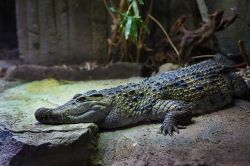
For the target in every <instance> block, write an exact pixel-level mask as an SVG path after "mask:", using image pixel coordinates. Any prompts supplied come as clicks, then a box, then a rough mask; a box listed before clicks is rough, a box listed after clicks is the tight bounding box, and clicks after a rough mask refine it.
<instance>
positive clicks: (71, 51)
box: [16, 0, 108, 65]
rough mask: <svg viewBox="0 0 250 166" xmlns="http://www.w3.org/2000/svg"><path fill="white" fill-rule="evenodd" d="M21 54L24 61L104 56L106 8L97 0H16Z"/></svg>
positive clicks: (57, 61)
mask: <svg viewBox="0 0 250 166" xmlns="http://www.w3.org/2000/svg"><path fill="white" fill-rule="evenodd" d="M16 15H17V27H18V32H17V34H18V43H19V51H20V56H21V58H22V59H24V61H25V62H26V63H32V64H44V65H51V64H62V63H67V64H71V63H81V62H82V61H89V60H97V59H98V60H99V61H101V60H103V59H105V54H104V53H105V52H106V38H107V30H108V28H107V26H108V25H107V24H106V18H107V17H106V16H107V12H106V9H105V7H104V5H103V2H102V1H100V0H16Z"/></svg>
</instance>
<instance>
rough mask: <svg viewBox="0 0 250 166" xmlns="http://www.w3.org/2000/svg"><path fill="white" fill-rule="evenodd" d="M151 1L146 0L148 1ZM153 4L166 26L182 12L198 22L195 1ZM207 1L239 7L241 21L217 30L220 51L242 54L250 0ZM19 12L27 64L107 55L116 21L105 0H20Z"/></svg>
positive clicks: (156, 36)
mask: <svg viewBox="0 0 250 166" xmlns="http://www.w3.org/2000/svg"><path fill="white" fill-rule="evenodd" d="M149 1H150V0H145V2H146V3H148V2H149ZM155 3H156V5H157V6H155V7H154V9H153V13H152V14H153V16H155V17H156V18H157V19H158V20H159V21H160V22H161V23H162V25H164V27H166V29H167V30H169V27H170V26H171V25H172V24H173V22H174V21H175V20H176V19H177V18H178V17H180V16H182V15H184V14H188V15H189V16H192V15H193V16H195V17H194V18H195V19H196V20H195V23H198V22H199V21H197V20H198V19H199V13H198V14H197V8H196V7H195V0H189V1H183V0H157V1H155ZM206 3H207V6H208V9H209V13H212V12H213V11H215V10H217V9H221V10H226V11H229V9H230V8H231V7H236V8H238V13H239V18H238V19H237V21H236V22H235V23H234V24H233V25H231V26H230V27H229V28H227V29H226V30H225V31H223V32H219V33H217V37H218V39H219V43H220V46H221V48H222V51H223V52H225V53H227V52H238V46H237V41H238V40H239V39H241V40H244V41H245V42H246V46H247V48H250V42H248V39H249V38H250V33H249V31H250V29H249V19H250V12H248V9H249V7H250V2H249V1H248V0H240V1H238V0H221V1H217V0H210V1H206ZM158 4H160V5H158ZM16 13H17V29H18V32H17V33H18V43H19V51H20V53H21V58H22V59H24V61H25V62H26V63H32V64H43V65H53V64H73V63H74V64H75V63H81V62H83V61H92V60H98V61H99V62H103V60H105V59H106V54H107V42H106V39H107V37H108V33H109V31H110V24H111V23H112V22H111V21H110V17H109V16H108V13H107V11H106V9H105V7H104V5H103V2H102V0H16ZM152 25H155V24H154V23H152ZM163 37H164V36H163V34H162V31H161V30H160V29H159V27H157V26H155V27H154V28H152V29H151V35H150V39H151V40H152V41H158V40H160V39H162V38H163Z"/></svg>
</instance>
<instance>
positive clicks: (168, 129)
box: [150, 100, 192, 135]
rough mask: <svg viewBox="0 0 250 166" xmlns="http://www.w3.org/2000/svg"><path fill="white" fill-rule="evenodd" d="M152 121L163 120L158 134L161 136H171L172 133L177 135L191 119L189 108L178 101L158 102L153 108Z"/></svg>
mask: <svg viewBox="0 0 250 166" xmlns="http://www.w3.org/2000/svg"><path fill="white" fill-rule="evenodd" d="M150 118H151V119H152V120H163V119H164V120H163V124H162V126H161V127H160V132H161V133H162V134H163V135H167V134H169V135H172V134H173V132H174V131H175V132H177V133H179V129H183V128H185V126H182V125H184V124H187V123H188V122H190V121H191V119H192V111H191V106H190V105H189V104H187V103H185V102H184V101H178V100H159V101H158V102H156V104H155V106H154V107H153V110H152V114H151V117H150Z"/></svg>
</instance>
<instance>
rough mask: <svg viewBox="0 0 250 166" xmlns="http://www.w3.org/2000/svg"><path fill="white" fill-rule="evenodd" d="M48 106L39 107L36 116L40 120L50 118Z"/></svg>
mask: <svg viewBox="0 0 250 166" xmlns="http://www.w3.org/2000/svg"><path fill="white" fill-rule="evenodd" d="M49 110H50V109H48V108H43V107H42V108H38V109H37V110H36V112H35V118H36V120H37V121H39V122H44V121H46V119H47V118H48V111H49Z"/></svg>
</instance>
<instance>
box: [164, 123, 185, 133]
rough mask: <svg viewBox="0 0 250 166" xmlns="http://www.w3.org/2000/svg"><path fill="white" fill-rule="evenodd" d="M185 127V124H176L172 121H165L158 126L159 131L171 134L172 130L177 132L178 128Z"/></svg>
mask: <svg viewBox="0 0 250 166" xmlns="http://www.w3.org/2000/svg"><path fill="white" fill-rule="evenodd" d="M185 128H186V127H185V126H181V125H176V124H173V123H166V124H163V125H162V126H161V127H160V133H162V134H163V135H170V136H172V135H173V133H174V132H176V133H177V134H179V129H185Z"/></svg>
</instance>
